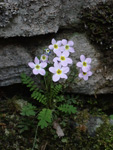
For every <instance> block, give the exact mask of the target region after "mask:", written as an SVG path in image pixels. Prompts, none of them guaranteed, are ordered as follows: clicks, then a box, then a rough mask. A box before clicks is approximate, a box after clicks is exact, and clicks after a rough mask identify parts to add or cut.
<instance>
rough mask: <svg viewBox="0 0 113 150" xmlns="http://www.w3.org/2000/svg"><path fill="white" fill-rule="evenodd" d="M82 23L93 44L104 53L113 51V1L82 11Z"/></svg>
mask: <svg viewBox="0 0 113 150" xmlns="http://www.w3.org/2000/svg"><path fill="white" fill-rule="evenodd" d="M81 21H82V23H83V25H84V28H85V30H86V33H87V35H88V37H89V38H90V40H91V42H92V43H94V44H95V45H98V46H99V48H100V49H101V50H102V51H104V52H105V51H108V50H112V51H113V1H111V0H110V1H107V2H104V3H103V2H100V3H98V4H97V5H96V6H92V7H85V8H83V9H82V13H81Z"/></svg>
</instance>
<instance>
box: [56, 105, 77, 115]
mask: <svg viewBox="0 0 113 150" xmlns="http://www.w3.org/2000/svg"><path fill="white" fill-rule="evenodd" d="M58 109H59V110H60V111H62V112H65V113H68V114H71V113H72V114H75V113H76V112H77V110H76V107H74V106H73V105H68V104H63V105H60V106H59V107H58Z"/></svg>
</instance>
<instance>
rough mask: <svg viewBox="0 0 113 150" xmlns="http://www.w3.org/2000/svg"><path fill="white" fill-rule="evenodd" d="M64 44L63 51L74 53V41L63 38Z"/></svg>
mask: <svg viewBox="0 0 113 150" xmlns="http://www.w3.org/2000/svg"><path fill="white" fill-rule="evenodd" d="M62 45H63V46H61V47H60V50H61V51H67V52H68V53H74V52H75V50H74V48H73V45H74V42H73V41H67V40H66V39H63V40H62Z"/></svg>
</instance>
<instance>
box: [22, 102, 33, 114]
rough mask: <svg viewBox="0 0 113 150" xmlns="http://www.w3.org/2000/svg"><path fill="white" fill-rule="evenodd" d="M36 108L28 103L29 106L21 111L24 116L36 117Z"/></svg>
mask: <svg viewBox="0 0 113 150" xmlns="http://www.w3.org/2000/svg"><path fill="white" fill-rule="evenodd" d="M35 110H36V107H35V106H33V105H32V104H30V103H28V104H27V105H25V106H24V107H23V108H22V110H21V113H20V114H21V115H22V116H35V114H36V112H35Z"/></svg>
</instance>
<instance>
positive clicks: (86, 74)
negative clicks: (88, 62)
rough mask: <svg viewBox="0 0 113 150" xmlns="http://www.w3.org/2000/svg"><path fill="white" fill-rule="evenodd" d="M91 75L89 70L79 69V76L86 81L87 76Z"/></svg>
mask: <svg viewBox="0 0 113 150" xmlns="http://www.w3.org/2000/svg"><path fill="white" fill-rule="evenodd" d="M91 75H92V72H91V71H88V72H83V71H80V73H79V78H83V79H84V80H85V81H86V80H88V77H89V76H91Z"/></svg>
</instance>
